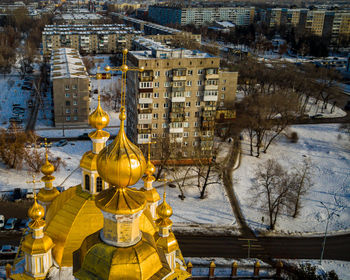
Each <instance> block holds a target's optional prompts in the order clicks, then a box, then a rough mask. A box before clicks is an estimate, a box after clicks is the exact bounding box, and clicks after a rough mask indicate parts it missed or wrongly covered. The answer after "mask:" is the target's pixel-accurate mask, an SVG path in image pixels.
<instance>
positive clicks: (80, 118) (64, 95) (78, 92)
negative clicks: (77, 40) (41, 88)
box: [50, 48, 90, 126]
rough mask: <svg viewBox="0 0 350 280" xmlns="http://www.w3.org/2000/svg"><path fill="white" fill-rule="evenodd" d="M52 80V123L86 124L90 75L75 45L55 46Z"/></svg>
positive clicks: (58, 124) (52, 59)
mask: <svg viewBox="0 0 350 280" xmlns="http://www.w3.org/2000/svg"><path fill="white" fill-rule="evenodd" d="M50 75H51V82H52V95H53V103H54V122H55V126H63V125H64V126H71V125H81V124H87V122H88V116H89V93H90V78H89V75H88V73H87V72H86V68H85V66H84V64H83V62H82V60H81V57H80V55H79V52H78V51H77V50H76V49H69V48H62V49H58V50H54V51H53V52H52V56H51V73H50Z"/></svg>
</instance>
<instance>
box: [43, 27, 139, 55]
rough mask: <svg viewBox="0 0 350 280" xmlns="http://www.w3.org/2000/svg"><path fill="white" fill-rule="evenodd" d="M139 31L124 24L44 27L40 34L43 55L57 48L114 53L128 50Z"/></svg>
mask: <svg viewBox="0 0 350 280" xmlns="http://www.w3.org/2000/svg"><path fill="white" fill-rule="evenodd" d="M140 34H141V32H140V31H136V30H134V29H133V28H132V27H127V26H126V25H124V24H102V25H92V24H89V25H46V26H45V28H44V31H43V33H42V41H43V52H44V55H46V56H47V55H50V53H51V51H52V50H56V49H59V48H74V49H77V50H79V51H81V52H85V53H116V52H119V51H121V50H122V49H123V48H130V46H131V41H132V38H133V37H134V36H135V35H140Z"/></svg>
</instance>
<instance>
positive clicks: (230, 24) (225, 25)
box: [216, 21, 235, 28]
mask: <svg viewBox="0 0 350 280" xmlns="http://www.w3.org/2000/svg"><path fill="white" fill-rule="evenodd" d="M216 23H217V24H218V25H220V26H222V27H225V28H232V27H235V24H233V23H232V22H229V21H217V22H216Z"/></svg>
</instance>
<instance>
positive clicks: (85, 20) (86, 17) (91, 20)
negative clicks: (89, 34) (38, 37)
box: [53, 12, 103, 25]
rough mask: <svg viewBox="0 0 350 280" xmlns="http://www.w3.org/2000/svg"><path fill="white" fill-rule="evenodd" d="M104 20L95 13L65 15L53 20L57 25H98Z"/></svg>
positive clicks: (57, 16) (59, 15)
mask: <svg viewBox="0 0 350 280" xmlns="http://www.w3.org/2000/svg"><path fill="white" fill-rule="evenodd" d="M102 19H103V16H101V15H99V14H95V13H73V12H72V13H63V14H58V15H56V16H55V17H54V18H53V22H54V24H57V25H63V24H68V25H73V24H81V25H87V24H97V23H98V22H99V21H101V20H102Z"/></svg>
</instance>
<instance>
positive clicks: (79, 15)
mask: <svg viewBox="0 0 350 280" xmlns="http://www.w3.org/2000/svg"><path fill="white" fill-rule="evenodd" d="M61 17H62V19H64V20H83V19H85V20H98V19H101V18H102V16H101V15H99V14H92V13H88V14H84V13H77V14H74V13H70V14H62V15H61Z"/></svg>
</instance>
